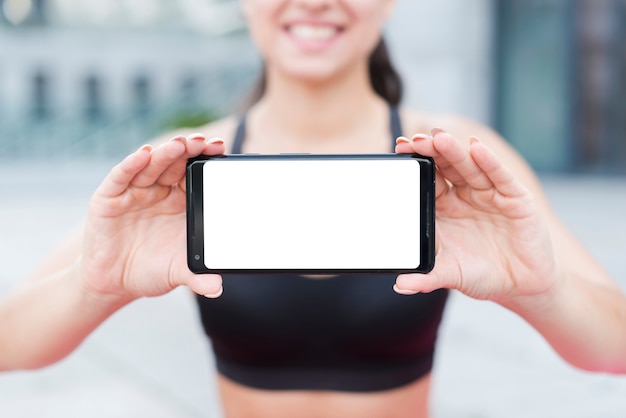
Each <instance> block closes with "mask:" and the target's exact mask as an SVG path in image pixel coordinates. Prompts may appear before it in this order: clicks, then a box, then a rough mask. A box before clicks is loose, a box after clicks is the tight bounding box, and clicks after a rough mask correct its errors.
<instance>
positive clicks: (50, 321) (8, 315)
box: [0, 267, 125, 370]
mask: <svg viewBox="0 0 626 418" xmlns="http://www.w3.org/2000/svg"><path fill="white" fill-rule="evenodd" d="M124 304H125V302H122V301H120V300H114V299H106V298H102V297H100V296H98V295H96V294H95V293H93V292H90V291H89V290H88V289H86V288H85V286H83V285H82V284H81V281H80V277H78V272H77V269H76V268H74V267H72V268H68V269H65V270H62V271H59V272H57V273H55V274H53V275H51V276H50V277H45V278H41V279H38V280H36V281H29V282H27V283H25V284H24V285H22V286H21V287H20V288H19V289H17V290H16V291H15V292H13V293H12V294H11V295H10V296H9V297H8V298H7V299H6V300H4V301H3V302H2V303H1V304H0V370H12V369H34V368H40V367H44V366H47V365H49V364H52V363H54V362H56V361H58V360H60V359H62V358H64V357H65V356H67V355H68V354H69V353H71V352H72V351H73V350H74V349H75V348H76V347H77V346H78V345H80V343H81V342H82V341H83V340H84V339H85V338H86V337H87V336H88V335H89V334H90V333H91V332H92V331H93V330H94V329H95V328H96V327H98V325H100V324H101V323H102V322H103V321H104V320H105V319H106V318H108V317H109V316H110V315H111V314H113V313H114V312H115V311H116V310H118V309H119V308H121V307H122V306H124Z"/></svg>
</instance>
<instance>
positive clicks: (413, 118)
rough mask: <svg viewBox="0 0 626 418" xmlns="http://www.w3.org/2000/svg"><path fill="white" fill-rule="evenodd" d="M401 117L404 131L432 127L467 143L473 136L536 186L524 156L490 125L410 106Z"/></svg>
mask: <svg viewBox="0 0 626 418" xmlns="http://www.w3.org/2000/svg"><path fill="white" fill-rule="evenodd" d="M402 120H403V122H404V125H405V127H406V131H407V132H405V134H406V135H409V136H410V135H413V134H416V133H426V134H430V131H431V130H432V129H433V128H440V129H443V130H445V131H447V132H450V133H451V134H452V135H453V136H454V137H455V138H456V139H457V140H458V141H460V142H461V143H464V144H468V146H469V138H470V137H472V136H474V137H476V138H478V139H479V140H480V141H481V142H483V143H484V144H485V145H487V146H488V147H489V148H491V149H492V150H493V151H494V152H495V153H496V154H497V155H498V156H499V157H500V159H501V160H502V163H503V164H504V165H505V166H507V167H508V169H509V170H511V171H512V172H513V173H514V174H515V176H516V177H518V179H519V180H521V181H522V182H524V183H526V185H527V186H529V187H530V188H531V189H534V191H537V188H538V187H539V185H538V182H537V179H536V177H535V174H534V172H533V170H532V169H531V168H530V166H529V165H528V164H527V163H526V161H525V160H524V158H523V157H522V156H521V155H520V154H519V153H518V152H517V151H516V150H515V149H514V148H513V147H512V146H511V145H510V144H509V143H508V142H506V140H505V139H504V138H503V137H502V136H501V135H500V134H498V132H496V131H495V130H494V129H492V128H491V127H489V126H487V125H485V124H483V123H481V122H478V121H476V120H473V119H471V118H468V117H464V116H461V115H456V114H438V113H428V112H416V111H414V110H411V109H403V110H402Z"/></svg>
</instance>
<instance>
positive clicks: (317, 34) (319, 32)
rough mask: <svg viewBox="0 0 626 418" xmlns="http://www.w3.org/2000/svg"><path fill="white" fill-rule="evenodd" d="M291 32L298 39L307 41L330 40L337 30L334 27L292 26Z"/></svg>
mask: <svg viewBox="0 0 626 418" xmlns="http://www.w3.org/2000/svg"><path fill="white" fill-rule="evenodd" d="M289 32H290V33H291V34H292V35H293V36H295V37H296V38H300V39H306V40H316V41H317V40H325V39H330V38H332V37H333V36H335V34H336V33H337V28H334V27H332V26H313V25H292V26H291V27H290V28H289Z"/></svg>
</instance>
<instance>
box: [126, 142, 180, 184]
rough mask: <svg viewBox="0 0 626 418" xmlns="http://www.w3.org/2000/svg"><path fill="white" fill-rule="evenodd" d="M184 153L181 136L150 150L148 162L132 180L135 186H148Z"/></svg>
mask: <svg viewBox="0 0 626 418" xmlns="http://www.w3.org/2000/svg"><path fill="white" fill-rule="evenodd" d="M184 153H185V141H184V138H182V137H175V138H172V140H170V141H169V142H166V143H164V144H162V145H160V146H158V147H157V148H155V149H154V150H153V151H152V158H151V160H150V164H149V165H147V166H146V168H145V169H144V170H142V171H141V172H139V173H138V174H137V176H135V178H134V179H133V181H132V185H134V186H137V187H149V186H152V185H153V184H155V183H156V181H157V179H158V178H159V177H160V176H161V175H162V174H163V173H164V172H165V171H166V170H167V169H168V168H169V167H170V166H171V165H172V164H174V163H175V162H176V161H177V160H178V159H180V157H181V156H182V155H183V154H184Z"/></svg>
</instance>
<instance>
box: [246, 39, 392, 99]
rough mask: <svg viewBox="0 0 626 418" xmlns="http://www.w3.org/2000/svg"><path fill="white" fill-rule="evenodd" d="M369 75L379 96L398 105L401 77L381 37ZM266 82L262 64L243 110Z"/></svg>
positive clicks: (372, 54)
mask: <svg viewBox="0 0 626 418" xmlns="http://www.w3.org/2000/svg"><path fill="white" fill-rule="evenodd" d="M369 76H370V83H371V84H372V88H373V89H374V91H375V92H376V93H377V94H378V95H379V96H381V97H382V98H383V99H385V101H387V102H388V103H389V104H390V105H393V106H398V105H399V104H400V102H401V101H402V92H403V89H402V79H401V78H400V75H399V74H398V72H397V71H396V69H395V68H394V66H393V63H392V62H391V57H390V56H389V51H388V49H387V45H386V43H385V40H384V39H383V38H382V37H381V38H380V41H379V42H378V45H376V48H374V50H373V51H372V53H371V55H370V57H369ZM266 83H267V81H266V71H265V66H264V65H263V68H262V69H261V74H260V75H259V78H258V79H257V81H256V82H255V83H254V85H253V87H252V89H251V90H250V93H249V94H248V97H247V99H246V100H245V101H244V106H243V107H244V109H245V110H247V109H249V108H250V107H251V106H252V105H254V104H255V103H256V102H258V101H259V100H260V99H261V97H263V94H264V93H265V88H266Z"/></svg>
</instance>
